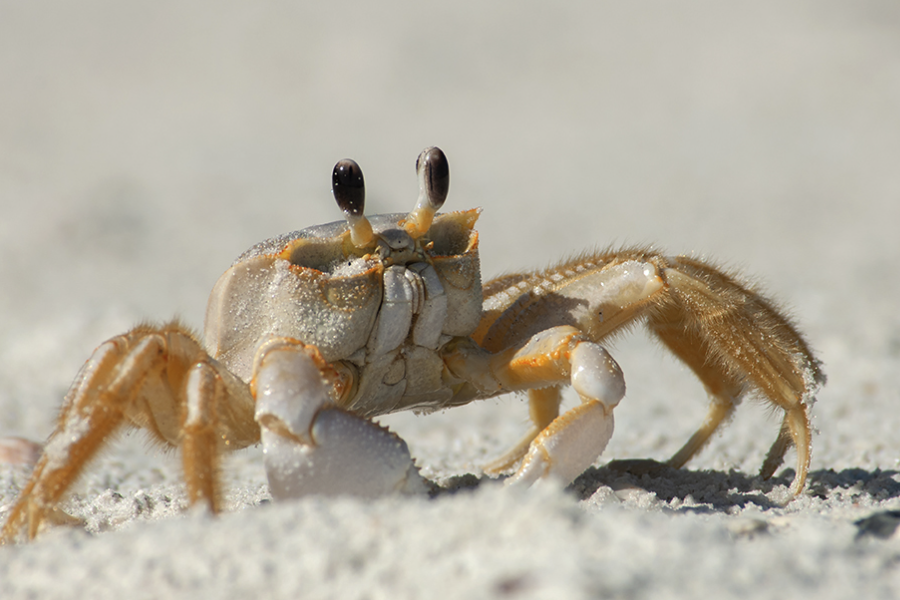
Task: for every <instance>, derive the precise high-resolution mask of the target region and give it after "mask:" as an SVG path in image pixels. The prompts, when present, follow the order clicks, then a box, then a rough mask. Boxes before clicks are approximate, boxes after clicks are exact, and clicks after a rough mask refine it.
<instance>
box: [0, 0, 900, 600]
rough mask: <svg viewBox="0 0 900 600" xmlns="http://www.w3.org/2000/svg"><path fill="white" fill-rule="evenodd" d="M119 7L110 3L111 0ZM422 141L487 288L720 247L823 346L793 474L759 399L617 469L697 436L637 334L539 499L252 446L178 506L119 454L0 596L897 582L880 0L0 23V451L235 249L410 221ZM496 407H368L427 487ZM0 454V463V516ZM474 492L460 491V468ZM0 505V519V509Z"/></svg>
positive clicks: (45, 16)
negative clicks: (394, 487)
mask: <svg viewBox="0 0 900 600" xmlns="http://www.w3.org/2000/svg"><path fill="white" fill-rule="evenodd" d="M126 6H127V8H126ZM431 144H437V145H440V146H441V147H442V148H443V149H444V150H445V151H446V153H447V155H448V157H449V159H450V162H451V172H452V185H451V192H450V198H449V200H448V204H447V208H448V209H457V208H468V207H473V206H481V207H483V208H484V209H485V212H484V214H483V216H482V219H481V221H480V227H479V229H480V231H481V234H482V238H481V239H482V245H481V248H482V259H483V268H484V273H485V275H486V276H487V277H490V276H492V275H495V274H498V273H500V272H503V271H509V270H513V269H518V268H523V267H539V266H543V265H545V264H547V263H549V262H553V261H555V260H557V259H559V258H561V257H563V256H566V255H571V254H572V253H575V252H578V251H579V250H581V249H583V248H586V247H597V246H604V245H606V244H611V243H613V244H623V243H654V244H658V245H659V246H661V247H665V248H667V249H668V250H670V251H672V252H678V253H696V254H700V255H703V256H712V257H715V258H716V259H717V260H718V261H720V262H722V263H724V264H726V265H728V266H734V267H739V268H741V269H743V270H744V271H745V272H747V273H750V274H753V275H754V276H755V277H757V278H758V281H760V282H761V283H762V284H763V285H764V286H765V288H766V289H767V290H769V292H770V293H771V294H773V295H774V296H775V297H777V298H779V299H780V300H782V301H783V302H784V303H785V304H786V305H788V306H789V307H790V311H791V313H792V314H793V316H794V317H795V319H796V320H797V322H798V323H799V324H800V326H801V328H802V330H803V331H804V332H805V333H806V334H807V337H808V339H809V341H810V342H811V344H812V345H813V347H814V348H815V349H816V350H817V352H818V354H819V356H820V357H821V358H822V360H823V361H824V363H825V367H826V371H827V373H828V376H829V384H828V386H827V387H826V388H825V389H824V390H823V391H822V393H821V394H820V395H819V402H818V403H817V404H816V406H815V409H814V414H815V421H814V422H815V426H816V428H817V429H818V434H817V435H816V437H815V440H814V456H813V464H812V473H811V477H810V485H809V487H808V489H807V491H806V493H804V494H803V495H802V496H801V497H800V498H798V499H796V500H795V501H793V502H792V503H790V504H789V505H788V506H787V507H784V508H781V507H779V506H778V501H779V500H780V499H782V498H783V497H784V495H785V493H786V487H787V485H788V484H789V483H790V480H791V478H792V476H793V470H792V468H791V467H792V461H793V460H794V454H793V453H790V454H789V456H788V461H787V463H786V464H785V468H784V470H782V471H779V473H778V474H777V476H776V477H775V479H774V480H773V481H772V482H768V483H767V482H761V481H759V480H758V479H755V478H754V474H755V473H756V471H757V469H758V468H759V466H760V464H761V463H762V460H763V456H764V454H765V451H766V450H767V449H768V447H769V445H770V443H771V442H772V440H773V439H774V437H775V433H776V430H777V427H778V415H775V414H773V413H772V411H770V410H769V409H768V407H766V406H762V405H760V404H759V403H754V402H748V403H746V404H745V405H743V406H741V407H740V409H739V410H738V414H737V416H736V418H735V419H734V422H733V423H732V424H731V426H730V427H728V428H727V429H726V430H725V431H724V433H723V434H722V435H719V436H717V437H716V439H715V440H713V442H712V443H711V444H710V446H709V447H708V448H707V449H706V450H705V451H704V452H703V453H702V454H701V455H700V456H699V457H697V459H695V460H694V461H693V462H692V463H691V464H690V465H689V467H690V470H686V471H679V472H662V473H655V474H652V475H650V476H646V477H643V478H639V477H633V476H628V475H622V474H617V473H616V472H613V471H611V470H609V469H607V468H604V467H602V465H603V464H605V463H606V462H607V461H608V460H609V459H610V458H646V457H651V458H656V459H665V458H666V457H668V456H669V455H670V454H671V453H673V452H674V451H675V450H676V449H677V448H678V447H679V445H680V444H681V443H683V442H684V440H685V439H686V438H687V437H688V435H689V434H690V432H691V431H692V430H693V429H694V428H695V427H696V426H697V425H698V424H699V422H700V421H701V420H702V418H703V415H704V412H705V408H706V407H705V399H704V394H703V390H702V388H701V386H700V385H699V384H697V383H696V382H695V381H694V380H693V379H692V378H691V376H690V375H689V374H688V373H686V372H685V369H683V368H682V367H681V366H680V365H679V364H677V363H676V362H675V361H673V360H672V359H670V358H669V357H668V356H666V355H665V354H664V353H663V352H662V351H661V350H660V349H659V348H658V347H656V346H654V345H653V344H652V343H650V342H648V341H647V339H646V337H645V336H644V335H643V334H642V333H640V332H636V334H635V335H633V336H629V337H628V338H625V339H622V340H620V341H619V342H618V343H617V344H616V345H615V347H614V348H613V351H614V353H615V356H616V357H617V359H618V360H619V362H620V363H621V364H622V366H623V368H624V370H625V374H626V378H627V381H628V385H629V392H628V395H627V397H626V398H625V400H624V401H623V402H622V404H621V405H620V406H619V408H618V409H617V414H616V418H617V431H616V434H615V436H614V439H613V441H612V443H611V444H610V447H609V448H608V450H607V452H606V453H605V454H604V456H603V457H602V458H601V460H600V462H599V463H598V468H596V469H593V470H591V471H589V472H588V473H587V474H586V475H585V476H583V477H582V478H581V479H580V480H579V481H578V482H577V483H576V485H575V487H574V489H573V490H571V491H569V492H565V493H564V492H561V491H559V490H555V489H550V488H543V489H536V490H531V491H529V493H525V494H516V493H513V492H510V491H509V490H505V489H503V488H502V487H500V486H498V485H496V484H494V483H492V482H489V481H486V480H485V481H483V482H482V483H481V485H480V486H479V487H478V488H477V489H476V490H474V491H467V490H464V491H461V492H459V493H456V494H450V493H447V494H443V495H442V496H441V497H439V498H437V499H434V500H425V499H399V498H389V499H385V500H382V501H379V502H374V503H373V502H361V501H357V500H354V499H341V500H323V499H310V500H305V501H302V502H294V503H286V504H280V505H275V504H270V503H269V502H268V500H267V498H268V497H267V492H266V488H265V477H264V475H263V472H262V466H261V462H260V452H259V450H258V449H253V450H250V451H247V452H243V453H241V454H239V455H237V456H234V457H232V458H231V459H230V460H229V462H228V464H227V478H228V484H229V494H228V504H229V507H228V508H229V514H226V515H225V516H223V517H221V518H218V519H210V518H208V517H207V516H205V515H202V514H183V513H182V512H181V507H182V505H183V503H184V496H183V491H182V486H181V484H180V482H179V474H178V467H177V455H175V454H169V455H163V456H161V455H160V453H159V452H158V451H156V450H147V449H146V448H145V443H144V442H143V438H142V437H140V436H131V437H126V438H125V439H124V440H122V441H121V442H118V443H116V444H114V445H113V446H112V447H111V449H110V451H109V452H108V453H107V454H106V455H105V456H104V458H103V459H101V460H100V461H98V462H97V464H96V465H94V467H93V468H92V469H91V470H90V472H89V474H88V475H87V476H86V477H85V480H84V481H83V483H82V484H81V485H80V486H79V488H78V489H77V490H76V493H75V494H74V495H73V496H72V498H71V501H70V504H69V505H68V509H69V510H70V511H71V512H72V513H73V514H76V515H78V516H80V517H82V518H84V519H85V521H86V522H87V529H88V531H89V532H85V531H82V530H74V529H58V530H55V531H52V532H49V533H48V534H47V535H45V536H44V537H42V538H41V539H39V540H38V541H37V542H36V543H34V544H31V545H28V546H19V547H8V548H2V549H0V597H2V598H66V597H73V598H75V597H78V598H107V597H109V598H129V599H133V598H156V597H165V598H182V597H183V598H197V597H204V596H208V597H219V598H247V597H273V598H438V597H440V598H507V597H509V598H551V597H553V598H582V597H584V598H587V597H607V596H608V597H622V598H668V597H672V598H675V597H691V598H698V597H715V598H747V597H751V596H760V597H772V596H775V595H776V594H777V595H778V596H779V597H784V598H791V597H800V596H801V595H806V596H809V595H810V594H815V598H817V599H821V598H847V597H851V596H852V597H865V598H878V597H884V598H889V597H897V596H898V595H900V575H898V574H897V573H898V572H897V569H896V563H897V560H898V557H900V539H898V538H897V537H892V538H889V539H879V538H877V537H874V536H864V537H862V538H860V539H856V536H857V532H858V531H859V529H858V528H857V527H856V526H855V525H854V521H856V520H858V519H862V518H865V517H868V516H870V515H872V514H875V513H878V512H879V511H884V510H897V509H900V480H898V457H900V441H898V438H897V434H896V432H897V431H898V429H900V411H898V401H900V392H898V390H900V311H898V310H897V307H898V300H897V298H900V283H898V277H897V275H898V274H900V269H898V266H897V260H898V258H900V241H898V236H897V231H896V230H897V224H898V223H900V208H898V207H900V168H898V166H897V165H900V8H898V6H897V5H896V3H893V2H855V3H836V2H810V3H792V4H790V5H789V6H783V3H774V2H773V3H753V5H752V7H746V8H732V7H725V6H723V5H720V4H719V3H715V2H709V3H690V4H688V5H684V4H678V5H677V6H676V5H675V4H672V3H650V4H646V3H642V4H641V8H638V7H636V6H633V5H632V4H630V3H629V4H628V5H625V4H624V3H596V2H595V3H567V4H565V5H562V4H559V5H553V6H550V5H549V4H547V5H544V4H541V3H502V4H495V5H489V6H488V7H485V6H483V5H482V3H476V2H454V3H443V4H442V5H435V4H429V3H422V2H416V3H414V2H393V3H391V2H380V3H377V4H373V5H372V6H371V7H369V6H368V5H364V4H362V3H355V2H349V3H348V2H344V3H322V6H321V7H320V8H310V7H305V6H304V7H302V8H301V4H300V3H287V2H285V3H269V4H268V5H265V6H263V5H258V6H257V5H253V7H251V4H250V3H243V4H241V3H213V2H201V3H194V4H192V6H191V7H185V6H183V5H182V3H179V2H169V3H159V2H132V3H127V5H120V4H119V3H114V2H82V3H78V5H77V7H76V6H74V5H70V4H69V3H64V2H50V3H42V4H40V5H39V4H34V5H31V4H29V5H27V6H26V5H24V4H21V5H17V6H15V7H14V6H13V4H12V3H4V5H3V6H2V7H0V202H2V207H3V210H2V220H0V253H2V254H0V255H2V257H3V258H2V260H0V290H2V292H0V332H2V334H0V408H2V410H0V435H20V436H25V437H28V438H32V439H42V438H44V437H45V436H46V435H47V434H48V433H49V431H50V429H51V427H52V422H53V416H54V414H55V411H56V408H57V407H58V405H59V402H60V399H61V397H62V395H63V393H64V392H65V389H66V388H67V386H68V384H69V382H70V381H71V379H72V378H73V377H74V375H75V373H76V371H77V370H78V368H79V366H80V364H81V363H82V362H83V361H84V360H85V359H86V358H87V357H88V356H89V354H90V352H91V350H92V349H93V348H94V347H95V346H96V345H97V344H98V343H100V342H101V341H102V340H104V339H106V338H108V337H110V336H112V335H115V334H117V333H120V332H122V331H124V330H126V329H127V328H128V327H129V326H131V325H132V324H133V323H135V322H137V321H139V320H142V319H154V320H164V319H168V318H171V317H172V316H173V315H175V314H178V315H181V316H182V317H183V318H184V319H185V320H186V321H187V322H188V323H190V324H192V325H193V326H195V327H197V328H198V329H199V328H200V326H201V325H202V319H203V311H204V307H205V302H206V295H207V294H208V292H209V289H210V288H211V286H212V284H213V283H214V282H215V280H216V278H217V277H218V276H219V275H220V273H221V272H222V271H223V270H224V269H225V268H226V267H227V266H228V265H229V264H230V262H231V261H232V259H233V258H234V257H236V256H237V255H238V254H240V253H241V252H242V251H243V250H244V249H246V248H247V247H249V246H250V245H252V244H253V243H255V242H257V241H259V240H261V239H263V238H265V237H269V236H272V235H274V234H277V233H282V232H285V231H289V230H292V229H297V228H301V227H304V226H307V225H311V224H316V223H321V222H327V221H332V220H336V219H337V218H339V213H338V211H337V209H336V208H335V206H334V205H333V202H332V200H331V198H330V194H329V185H330V180H329V175H330V172H331V168H332V166H333V164H334V162H335V161H336V160H337V159H339V158H342V157H344V156H350V157H353V158H355V159H356V160H357V161H359V163H360V164H361V165H362V167H363V169H364V171H365V173H366V179H367V187H368V192H369V194H368V212H395V211H404V210H408V209H409V208H411V206H412V204H413V202H414V198H415V192H416V182H415V177H414V173H413V161H414V159H415V157H416V155H417V153H418V152H419V150H421V149H422V148H423V147H425V146H427V145H431ZM526 412H527V411H526V407H525V406H524V405H523V404H522V402H521V400H520V399H519V398H513V397H507V398H502V399H499V400H498V401H496V402H491V403H484V404H481V405H477V406H469V407H464V408H461V409H456V410H453V411H447V412H445V413H441V414H437V415H433V416H429V417H416V416H414V415H407V414H402V415H396V416H392V417H390V418H388V419H386V420H385V421H386V422H388V423H390V425H391V426H392V427H393V428H395V429H396V430H397V431H398V432H399V433H401V434H402V435H403V436H404V437H405V438H406V439H407V440H408V441H409V443H410V446H411V448H412V451H413V454H414V455H415V456H416V458H417V460H418V462H419V464H420V465H421V467H422V471H423V473H424V474H425V475H426V476H428V477H431V478H433V479H436V480H438V481H440V482H443V483H447V482H448V481H450V480H449V478H450V477H453V476H456V475H465V474H473V475H475V476H479V475H480V474H481V472H480V468H479V466H480V465H481V464H483V463H484V462H485V461H486V460H487V459H489V458H491V457H493V456H496V455H497V454H499V453H500V452H501V451H502V450H503V449H504V448H505V447H506V446H508V445H510V444H511V443H513V441H514V440H516V439H517V437H518V436H519V435H520V434H521V433H522V431H523V430H524V428H525V422H526ZM25 475H26V473H24V472H23V470H22V469H15V468H10V467H0V511H4V510H5V508H8V506H9V504H10V503H11V502H12V500H13V498H14V496H15V492H16V489H17V487H18V486H20V485H22V483H23V482H24V480H25ZM470 483H471V478H470V479H464V480H462V481H461V484H462V485H463V487H465V486H466V485H469V484H470ZM0 518H3V513H2V512H0Z"/></svg>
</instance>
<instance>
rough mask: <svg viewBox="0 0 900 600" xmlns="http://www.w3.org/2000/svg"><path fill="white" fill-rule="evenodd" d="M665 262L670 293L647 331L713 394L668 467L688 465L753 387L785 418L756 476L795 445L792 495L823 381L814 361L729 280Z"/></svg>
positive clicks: (768, 309) (684, 261)
mask: <svg viewBox="0 0 900 600" xmlns="http://www.w3.org/2000/svg"><path fill="white" fill-rule="evenodd" d="M665 260H666V263H667V264H666V267H665V268H664V270H663V276H664V277H665V280H666V283H667V289H668V292H669V293H668V294H667V295H666V296H665V297H664V298H662V299H661V300H660V302H659V304H658V305H657V307H656V309H655V310H653V311H650V312H649V319H648V325H649V327H650V329H651V330H652V331H653V332H654V333H655V334H656V335H657V336H658V337H659V339H660V340H662V342H663V343H664V344H665V345H666V346H667V347H669V348H670V349H671V350H672V351H673V352H674V353H675V354H676V356H678V357H679V358H681V359H682V360H683V361H684V362H685V363H686V364H687V365H688V366H689V367H690V368H691V369H692V370H693V371H694V372H695V373H696V374H697V376H698V377H699V378H700V380H701V381H703V383H704V384H705V385H706V387H707V389H708V390H709V391H710V393H711V394H712V396H713V406H712V408H711V410H710V413H709V416H708V417H707V421H706V423H704V425H703V426H702V427H701V428H700V430H698V431H697V433H695V434H694V436H692V437H691V439H690V440H689V441H688V443H687V444H685V446H684V447H683V448H682V449H681V450H679V451H678V452H677V453H676V454H675V456H673V457H672V459H671V461H670V463H671V464H674V465H679V463H680V464H683V463H684V462H686V461H687V460H688V459H690V458H691V456H693V454H695V453H696V452H697V451H698V450H699V449H700V448H701V447H702V445H703V444H704V443H705V442H706V441H707V440H708V439H709V436H710V435H711V434H712V433H713V431H715V429H716V428H717V427H718V425H719V423H721V422H722V420H723V419H724V418H725V417H727V415H728V414H729V413H730V411H731V408H730V406H732V405H733V402H734V400H735V399H736V398H738V397H740V395H741V394H742V393H743V392H744V391H745V390H746V389H748V388H754V389H756V390H758V391H759V392H760V394H761V395H762V396H764V397H765V398H766V399H768V400H769V401H771V402H772V403H774V404H775V405H777V406H779V407H780V408H782V409H783V410H784V412H785V415H784V419H783V421H782V426H781V430H780V432H779V434H778V438H777V439H776V441H775V443H774V444H773V445H772V448H771V449H770V451H769V454H768V456H767V457H766V461H765V463H764V464H763V468H762V470H761V475H762V476H763V477H769V476H771V475H772V474H773V473H774V472H775V469H777V468H778V466H779V465H780V464H781V462H782V460H783V458H784V453H785V451H786V450H787V449H788V447H790V445H794V446H795V447H796V449H797V473H796V476H795V478H794V482H793V484H792V491H793V492H794V493H795V494H796V493H799V492H800V490H802V489H803V486H804V484H805V481H806V475H807V472H808V470H809V460H810V446H811V434H810V423H809V415H808V411H807V406H808V404H809V403H810V402H811V401H812V400H813V397H812V395H813V393H814V392H815V390H816V389H817V388H818V386H819V385H820V384H821V383H823V382H824V380H825V378H824V375H823V374H822V372H821V371H820V369H819V363H818V361H817V360H816V359H815V357H814V356H813V354H812V352H811V351H810V349H809V347H808V346H807V344H806V342H805V341H804V340H803V338H802V337H801V336H800V334H799V333H798V332H797V330H796V329H795V328H794V327H793V325H791V323H790V322H789V321H788V319H787V318H785V317H784V316H782V315H781V313H780V312H779V311H778V310H776V309H775V308H774V306H772V304H771V303H770V302H768V301H767V300H765V299H764V298H762V297H761V296H760V295H758V294H757V293H755V292H754V291H752V290H751V289H749V288H747V287H745V286H743V285H742V284H740V283H739V282H738V281H737V280H735V279H734V278H733V277H730V276H728V275H726V274H724V273H722V272H720V271H718V270H716V269H713V268H712V267H710V266H709V265H706V264H704V263H702V262H700V261H697V260H695V259H691V258H687V257H676V258H668V259H665Z"/></svg>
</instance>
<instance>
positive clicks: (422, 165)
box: [405, 146, 450, 238]
mask: <svg viewBox="0 0 900 600" xmlns="http://www.w3.org/2000/svg"><path fill="white" fill-rule="evenodd" d="M416 172H417V173H418V174H419V199H418V200H417V201H416V207H415V208H414V209H413V210H412V212H411V213H409V215H408V216H407V217H406V225H405V227H406V230H407V232H409V234H410V235H412V236H413V237H416V238H418V237H422V236H423V235H425V233H427V232H428V228H429V227H431V221H432V220H434V213H436V212H437V211H438V209H439V208H440V207H441V206H442V205H443V204H444V200H446V199H447V191H448V190H449V189H450V164H449V163H448V162H447V157H446V156H444V153H443V151H442V150H441V149H440V148H438V147H437V146H432V147H431V148H425V149H424V150H422V153H421V154H419V158H418V159H416Z"/></svg>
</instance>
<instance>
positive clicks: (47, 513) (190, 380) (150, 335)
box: [0, 323, 258, 543]
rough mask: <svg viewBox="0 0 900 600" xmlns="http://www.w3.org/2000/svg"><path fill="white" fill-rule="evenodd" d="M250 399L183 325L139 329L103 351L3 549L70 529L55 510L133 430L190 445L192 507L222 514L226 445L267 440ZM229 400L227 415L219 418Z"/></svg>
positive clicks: (79, 381) (63, 415) (70, 403)
mask: <svg viewBox="0 0 900 600" xmlns="http://www.w3.org/2000/svg"><path fill="white" fill-rule="evenodd" d="M192 365H193V366H192ZM242 390H245V386H243V384H241V383H240V382H239V381H238V380H237V379H236V378H235V377H234V376H231V375H230V374H228V373H227V372H225V371H224V370H220V367H218V365H217V363H215V361H213V360H212V359H211V358H209V356H208V355H207V354H206V353H205V352H204V351H203V349H202V348H201V347H200V345H199V344H198V343H197V342H196V341H195V340H194V339H193V338H192V337H191V336H190V334H188V333H187V332H186V331H185V330H183V329H182V328H181V327H180V326H179V325H177V324H176V323H172V324H169V325H166V326H163V327H160V328H152V327H147V326H140V327H137V328H135V329H134V330H132V331H131V332H129V333H127V334H125V335H122V336H119V337H116V338H113V339H111V340H109V341H107V342H105V343H103V344H101V345H100V346H99V347H98V348H97V349H96V350H95V351H94V353H93V355H92V356H91V358H90V359H88V361H87V362H86V363H85V364H84V366H83V367H82V369H81V372H80V373H79V375H78V377H76V379H75V382H74V383H73V384H72V387H71V388H70V390H69V392H68V394H67V395H66V399H65V401H64V403H63V407H62V410H61V412H60V416H59V422H58V424H57V426H56V430H55V431H54V433H53V435H51V437H50V439H49V440H48V442H47V444H46V446H45V447H44V453H43V455H42V456H41V458H40V459H39V460H38V462H37V464H36V465H35V468H34V471H32V474H31V478H30V479H29V481H28V483H27V484H26V485H25V488H24V489H23V490H22V493H21V494H20V496H19V501H18V502H17V503H16V504H15V505H14V506H13V507H12V510H11V511H10V513H9V517H8V518H7V521H6V524H5V525H4V527H3V531H2V535H0V541H2V542H3V543H7V542H10V541H12V540H13V539H14V538H15V537H16V536H17V535H18V534H19V532H20V531H22V529H25V532H26V534H27V536H28V538H29V539H31V538H34V537H35V535H37V533H38V529H39V528H40V526H41V524H42V522H44V521H45V520H57V521H59V520H71V519H66V516H65V515H64V514H63V513H61V512H60V511H58V510H56V509H55V508H54V507H55V506H56V505H57V504H58V503H59V501H60V500H61V499H62V498H63V497H64V495H65V493H66V492H67V491H68V490H69V488H70V487H71V486H72V484H73V483H75V481H76V480H77V479H78V477H79V476H80V475H81V473H82V471H83V470H84V467H85V465H86V464H87V463H88V462H90V460H91V459H92V458H93V457H94V456H96V455H97V452H98V451H99V450H100V449H101V448H102V447H103V446H104V445H105V444H106V443H107V442H108V441H109V439H110V438H111V437H112V436H113V435H114V433H115V432H116V431H117V430H119V429H120V428H121V427H122V426H124V425H132V426H135V425H137V426H143V427H145V428H146V429H147V430H148V431H149V432H150V433H151V435H152V436H153V437H154V438H155V439H157V440H159V441H161V442H163V443H166V444H168V445H171V446H177V445H179V444H180V445H182V447H183V449H184V470H185V480H186V483H187V486H188V493H189V497H190V501H191V503H194V502H197V501H201V500H202V501H205V502H206V503H207V504H208V506H209V507H210V509H211V510H213V511H215V510H216V508H217V507H216V496H217V489H218V487H217V473H216V468H215V467H216V455H217V454H218V452H219V450H220V449H221V445H222V444H224V445H226V446H229V445H230V446H231V447H232V448H240V447H244V446H247V445H249V444H252V443H254V442H256V441H257V440H258V430H257V429H256V427H255V424H253V422H252V421H251V420H249V419H247V418H246V417H245V416H244V414H242V411H243V412H246V411H247V410H248V409H250V408H252V398H251V397H250V395H249V393H247V392H246V391H242ZM226 394H228V395H230V400H231V402H229V403H228V404H229V408H228V410H227V411H217V405H221V404H223V398H224V397H225V395H226ZM218 412H222V414H217V413H218ZM182 419H183V420H184V423H182V422H181V421H182ZM242 422H249V423H250V424H251V426H250V427H247V426H244V425H241V423H242Z"/></svg>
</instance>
